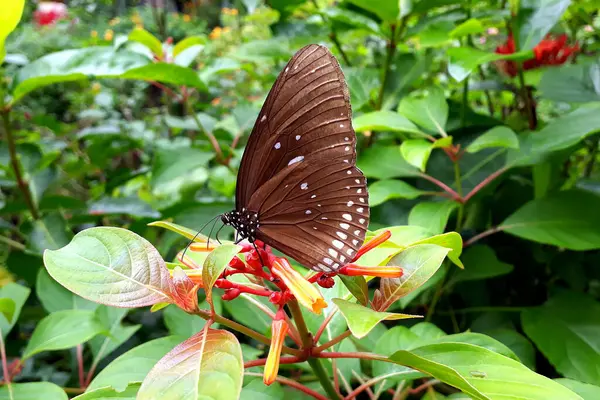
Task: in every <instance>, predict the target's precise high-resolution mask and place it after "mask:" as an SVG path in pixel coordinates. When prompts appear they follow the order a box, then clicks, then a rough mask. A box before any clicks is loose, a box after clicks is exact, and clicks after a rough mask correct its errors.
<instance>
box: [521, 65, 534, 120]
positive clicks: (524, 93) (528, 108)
mask: <svg viewBox="0 0 600 400" xmlns="http://www.w3.org/2000/svg"><path fill="white" fill-rule="evenodd" d="M518 68H519V85H520V86H521V90H520V92H521V98H522V99H523V102H524V103H525V112H526V113H527V121H529V129H531V130H534V129H535V127H536V125H537V123H536V118H535V114H534V113H535V110H534V108H533V102H532V101H531V96H530V95H529V91H528V90H527V85H525V75H524V74H523V63H521V62H519V63H518Z"/></svg>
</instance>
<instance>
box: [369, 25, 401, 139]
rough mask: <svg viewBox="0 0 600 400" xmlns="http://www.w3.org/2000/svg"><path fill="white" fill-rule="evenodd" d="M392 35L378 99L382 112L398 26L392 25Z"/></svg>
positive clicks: (378, 105) (378, 106) (394, 51)
mask: <svg viewBox="0 0 600 400" xmlns="http://www.w3.org/2000/svg"><path fill="white" fill-rule="evenodd" d="M391 30H392V35H391V38H390V40H389V41H388V44H387V54H386V57H385V63H384V64H383V78H382V79H381V87H380V88H379V97H378V98H377V109H378V110H381V107H383V95H384V94H385V86H386V85H387V82H388V79H389V72H390V66H391V64H392V60H393V59H394V54H395V53H396V25H395V24H392V25H391ZM371 136H373V135H371Z"/></svg>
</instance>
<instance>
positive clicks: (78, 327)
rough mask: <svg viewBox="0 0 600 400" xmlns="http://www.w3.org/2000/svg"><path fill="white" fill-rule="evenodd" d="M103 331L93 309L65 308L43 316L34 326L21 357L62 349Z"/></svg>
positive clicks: (85, 340)
mask: <svg viewBox="0 0 600 400" xmlns="http://www.w3.org/2000/svg"><path fill="white" fill-rule="evenodd" d="M102 332H105V329H104V327H103V326H102V324H101V323H100V321H98V319H97V318H96V316H95V314H94V312H93V311H88V310H65V311H57V312H54V313H52V314H50V315H48V316H47V317H45V318H43V319H42V320H41V321H40V322H39V323H38V324H37V326H36V327H35V330H34V331H33V334H32V335H31V339H30V340H29V343H27V347H26V348H25V351H24V352H23V359H27V358H29V357H31V356H33V355H35V354H37V353H41V352H42V351H48V350H63V349H69V348H71V347H75V346H77V345H78V344H81V343H85V342H87V341H88V340H90V339H91V338H93V337H94V336H96V335H97V334H99V333H102Z"/></svg>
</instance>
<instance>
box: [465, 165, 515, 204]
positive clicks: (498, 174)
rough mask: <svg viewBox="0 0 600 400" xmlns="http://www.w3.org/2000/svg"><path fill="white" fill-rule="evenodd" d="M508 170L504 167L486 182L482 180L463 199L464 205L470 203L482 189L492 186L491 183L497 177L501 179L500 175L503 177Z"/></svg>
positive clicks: (486, 179)
mask: <svg viewBox="0 0 600 400" xmlns="http://www.w3.org/2000/svg"><path fill="white" fill-rule="evenodd" d="M506 170H508V167H502V168H500V169H499V170H498V171H496V172H494V173H492V174H491V175H489V176H488V177H487V178H485V179H484V180H482V181H481V182H479V183H478V184H477V186H475V187H474V188H473V189H472V190H471V191H470V192H469V193H468V194H467V195H466V196H465V197H464V199H463V203H466V202H467V201H469V199H470V198H471V197H473V196H475V195H476V194H477V192H479V191H480V190H481V189H483V188H484V187H486V186H487V185H488V184H490V182H492V181H493V180H494V179H496V178H497V177H499V176H500V175H502V174H503V173H504V172H506Z"/></svg>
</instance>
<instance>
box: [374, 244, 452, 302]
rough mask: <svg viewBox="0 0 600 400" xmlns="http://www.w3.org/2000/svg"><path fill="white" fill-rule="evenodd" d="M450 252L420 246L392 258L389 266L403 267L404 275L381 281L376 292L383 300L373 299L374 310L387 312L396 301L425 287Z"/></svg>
mask: <svg viewBox="0 0 600 400" xmlns="http://www.w3.org/2000/svg"><path fill="white" fill-rule="evenodd" d="M449 251H450V249H448V248H445V247H441V246H437V245H435V244H418V245H415V246H411V247H409V248H408V249H406V250H404V251H403V252H401V253H400V254H398V255H396V256H394V257H392V259H391V260H390V261H388V265H398V266H401V267H402V271H403V272H404V274H403V275H402V277H400V278H384V279H381V283H380V288H379V291H378V292H376V294H379V295H380V296H381V299H380V300H378V301H377V302H376V301H375V298H374V299H373V303H374V308H376V309H377V310H379V311H385V310H386V309H387V308H389V306H391V305H392V304H393V303H394V302H395V301H396V300H398V299H400V298H401V297H404V296H406V295H407V294H408V293H410V292H412V291H413V290H415V289H417V288H418V287H420V286H421V285H423V284H424V283H425V282H426V281H427V280H428V279H429V278H431V277H432V276H433V274H434V273H435V272H436V271H437V270H438V268H439V267H440V266H441V265H442V261H444V258H446V255H447V254H448V252H449Z"/></svg>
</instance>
